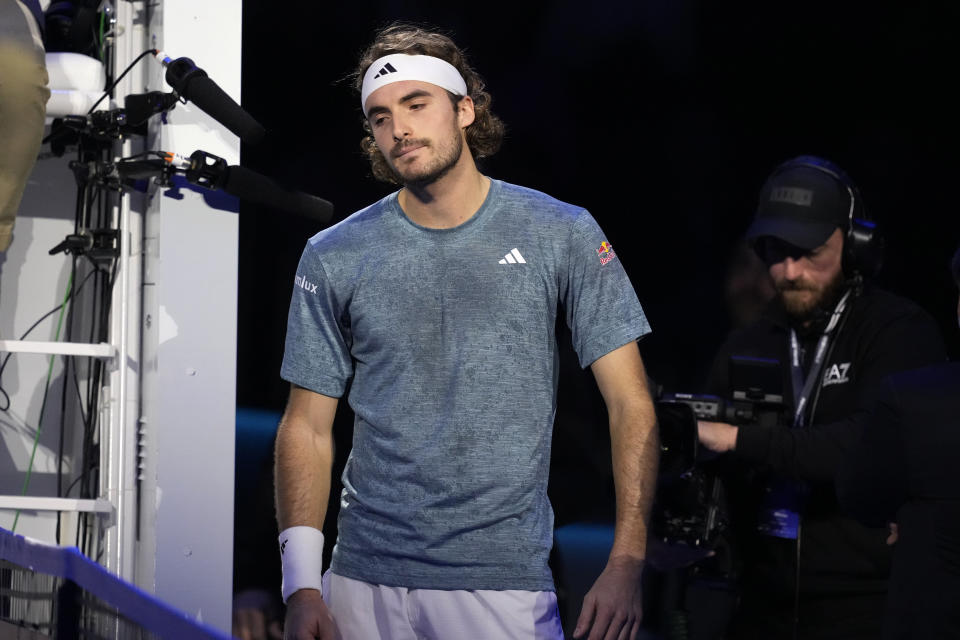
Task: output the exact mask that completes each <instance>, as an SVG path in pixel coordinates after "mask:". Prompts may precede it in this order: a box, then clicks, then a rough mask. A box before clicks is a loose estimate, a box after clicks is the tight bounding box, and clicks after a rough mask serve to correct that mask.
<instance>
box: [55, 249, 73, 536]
mask: <svg viewBox="0 0 960 640" xmlns="http://www.w3.org/2000/svg"><path fill="white" fill-rule="evenodd" d="M76 275H77V256H73V260H71V261H70V282H73V281H74V279H75V278H76ZM75 297H76V296H75V292H74V290H73V288H72V287H71V289H70V296H69V297H68V299H67V301H66V304H69V305H70V306H69V307H68V308H67V327H66V331H65V333H64V340H65V341H67V342H71V341H72V338H73V321H74V313H73V312H74V309H76V305H74V304H73V301H74V298H75ZM71 364H73V358H64V359H63V377H62V382H61V386H60V433H59V434H58V436H57V497H58V498H62V497H63V440H64V433H65V431H66V427H67V389H68V387H69V385H68V384H67V381H68V380H69V379H70V365H71ZM76 369H77V367H76V365H74V366H73V370H74V373H76ZM61 515H62V513H61V512H60V511H57V528H56V531H55V536H54V537H55V539H56V543H57V544H58V545H59V544H60V519H61Z"/></svg>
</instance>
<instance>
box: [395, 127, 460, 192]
mask: <svg viewBox="0 0 960 640" xmlns="http://www.w3.org/2000/svg"><path fill="white" fill-rule="evenodd" d="M416 146H423V147H424V148H425V149H428V150H434V151H435V155H434V157H433V159H431V160H429V161H428V162H426V163H425V164H423V165H422V166H419V167H417V168H412V167H403V166H402V165H401V166H400V167H398V165H397V164H396V160H397V156H398V155H399V154H401V153H403V150H404V149H408V148H410V147H416ZM462 154H463V136H462V135H461V134H460V129H458V128H457V127H454V128H453V135H452V136H451V137H450V139H449V141H443V142H441V143H437V144H434V143H432V142H431V141H429V140H427V139H420V140H406V141H404V142H402V143H397V144H396V145H394V147H393V149H392V150H391V151H390V160H391V161H390V162H388V163H387V164H389V165H390V168H391V169H393V173H394V174H395V175H396V177H397V180H398V182H401V183H402V184H405V185H408V186H412V187H425V186H427V185H429V184H432V183H434V182H436V181H437V180H439V179H440V178H442V177H443V176H445V175H447V173H449V172H450V169H452V168H453V167H454V166H456V164H457V162H459V161H460V156H461V155H462Z"/></svg>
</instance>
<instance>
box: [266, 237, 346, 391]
mask: <svg viewBox="0 0 960 640" xmlns="http://www.w3.org/2000/svg"><path fill="white" fill-rule="evenodd" d="M342 297H343V296H338V295H337V291H336V289H335V287H334V284H333V283H331V282H330V280H329V279H328V278H327V274H326V272H325V270H324V268H323V265H322V263H321V261H320V259H319V256H318V255H317V249H316V248H315V247H314V246H313V245H312V244H311V243H308V244H307V246H306V248H305V249H304V251H303V255H302V256H301V257H300V264H299V265H298V266H297V274H296V276H295V278H294V286H293V295H292V296H291V299H290V312H289V314H288V316H287V337H286V342H285V345H284V351H283V365H282V366H281V368H280V377H281V378H283V379H284V380H287V381H289V382H292V383H293V384H296V385H298V386H301V387H304V388H305V389H310V390H311V391H315V392H317V393H321V394H323V395H326V396H330V397H333V398H339V397H340V396H342V395H343V392H344V390H345V389H346V386H347V382H348V381H349V380H350V377H351V376H352V375H353V360H352V358H351V356H350V344H349V329H348V328H347V327H346V326H345V323H344V322H343V320H342V319H343V318H344V317H345V315H346V314H345V309H344V308H343V303H342V300H341V299H340V298H342Z"/></svg>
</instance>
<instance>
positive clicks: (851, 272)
mask: <svg viewBox="0 0 960 640" xmlns="http://www.w3.org/2000/svg"><path fill="white" fill-rule="evenodd" d="M797 167H808V168H810V169H815V170H817V171H820V172H822V173H825V174H827V175H828V176H830V177H832V178H833V179H834V180H836V181H837V182H838V183H839V184H840V185H841V186H842V187H843V188H844V189H845V190H846V192H847V194H848V195H849V197H850V210H849V213H848V214H847V228H846V229H844V238H843V259H842V268H843V274H844V275H845V276H846V277H847V278H848V279H851V280H856V281H863V280H865V279H870V278H873V277H875V276H876V275H877V273H879V272H880V267H881V265H882V264H883V247H884V240H883V237H882V236H881V235H880V232H879V231H878V230H877V225H876V223H874V222H873V221H872V220H870V218H869V217H868V216H867V212H866V209H865V208H864V206H863V200H862V199H861V197H860V191H859V190H858V189H857V186H856V185H855V184H854V183H853V181H852V180H851V179H850V177H849V176H847V174H846V173H844V171H843V169H841V168H840V167H838V166H837V165H835V164H834V163H832V162H830V161H829V160H825V159H824V158H818V157H817V156H798V157H796V158H791V159H790V160H787V161H786V162H784V163H783V164H781V165H779V166H778V167H777V168H776V169H774V171H773V173H771V174H770V177H769V178H767V180H770V179H771V178H773V177H774V176H776V175H778V174H780V173H783V172H784V171H787V170H788V169H796V168H797Z"/></svg>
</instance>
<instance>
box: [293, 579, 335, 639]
mask: <svg viewBox="0 0 960 640" xmlns="http://www.w3.org/2000/svg"><path fill="white" fill-rule="evenodd" d="M283 638H284V640H314V638H319V640H333V639H334V626H333V616H332V615H330V610H329V609H327V603H325V602H324V601H323V598H322V597H320V592H319V591H317V590H316V589H300V590H299V591H297V592H296V593H294V594H293V595H292V596H290V597H289V598H288V599H287V617H286V621H285V622H284V625H283Z"/></svg>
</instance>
